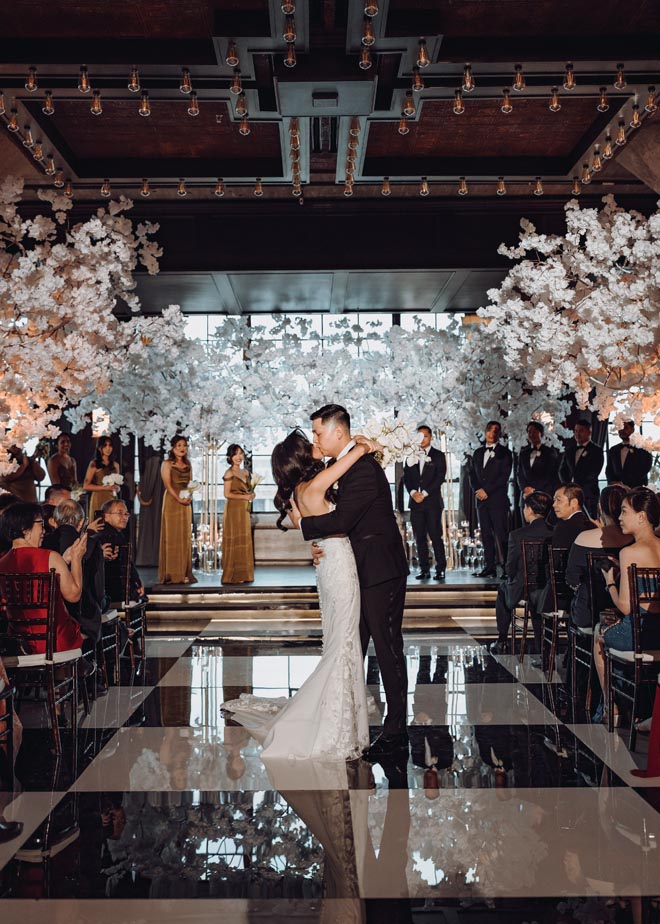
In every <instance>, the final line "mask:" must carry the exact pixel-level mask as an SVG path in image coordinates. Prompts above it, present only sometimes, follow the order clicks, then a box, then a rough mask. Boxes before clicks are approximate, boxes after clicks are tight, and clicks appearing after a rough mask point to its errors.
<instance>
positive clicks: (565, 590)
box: [550, 545, 573, 610]
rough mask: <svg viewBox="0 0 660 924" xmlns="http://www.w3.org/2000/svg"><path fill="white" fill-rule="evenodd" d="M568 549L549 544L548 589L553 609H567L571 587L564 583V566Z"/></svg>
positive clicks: (571, 591) (571, 594)
mask: <svg viewBox="0 0 660 924" xmlns="http://www.w3.org/2000/svg"><path fill="white" fill-rule="evenodd" d="M569 551H570V550H569V549H555V548H553V546H552V545H550V589H551V591H552V607H553V609H554V610H563V609H567V607H568V602H569V601H570V599H571V597H572V596H573V588H572V587H570V586H569V585H568V584H567V583H566V566H567V564H568V553H569Z"/></svg>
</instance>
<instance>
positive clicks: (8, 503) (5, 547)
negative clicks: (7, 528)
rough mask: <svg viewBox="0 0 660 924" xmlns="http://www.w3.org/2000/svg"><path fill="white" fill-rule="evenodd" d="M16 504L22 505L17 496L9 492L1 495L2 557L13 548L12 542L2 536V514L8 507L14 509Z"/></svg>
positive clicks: (0, 536) (0, 540) (0, 537)
mask: <svg viewBox="0 0 660 924" xmlns="http://www.w3.org/2000/svg"><path fill="white" fill-rule="evenodd" d="M14 504H20V501H19V499H18V498H17V497H16V495H15V494H10V493H9V492H7V493H6V494H0V555H4V554H5V552H8V551H9V549H10V548H11V542H9V541H6V540H5V539H4V538H3V536H2V522H1V521H2V514H3V513H4V511H5V510H6V509H7V508H8V507H13V506H14Z"/></svg>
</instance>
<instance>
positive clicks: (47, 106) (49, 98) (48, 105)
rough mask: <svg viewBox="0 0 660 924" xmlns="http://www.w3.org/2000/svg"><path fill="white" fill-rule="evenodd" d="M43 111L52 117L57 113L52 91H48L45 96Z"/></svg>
mask: <svg viewBox="0 0 660 924" xmlns="http://www.w3.org/2000/svg"><path fill="white" fill-rule="evenodd" d="M41 111H42V112H43V114H44V115H47V116H50V115H52V114H53V113H54V112H55V107H54V106H53V94H52V93H51V91H50V90H46V93H45V94H44V104H43V106H42V107H41Z"/></svg>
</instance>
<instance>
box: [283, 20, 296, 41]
mask: <svg viewBox="0 0 660 924" xmlns="http://www.w3.org/2000/svg"><path fill="white" fill-rule="evenodd" d="M282 38H283V39H284V41H285V42H295V40H296V21H295V19H294V18H293V16H287V17H286V20H285V22H284V29H283V31H282Z"/></svg>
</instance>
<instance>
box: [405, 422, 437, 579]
mask: <svg viewBox="0 0 660 924" xmlns="http://www.w3.org/2000/svg"><path fill="white" fill-rule="evenodd" d="M417 432H418V433H421V434H422V442H421V444H420V445H421V447H422V449H423V450H424V453H425V455H424V456H423V457H422V459H421V460H420V461H419V462H415V463H413V464H412V465H406V467H405V468H404V471H403V483H404V484H405V486H406V489H407V491H408V493H409V494H410V523H411V525H412V528H413V534H414V536H415V545H416V546H417V561H418V562H419V568H420V571H419V574H418V575H417V580H419V581H422V580H425V579H427V578H430V577H431V571H430V563H429V546H428V537H430V538H431V542H432V544H433V554H434V555H435V579H436V581H444V579H445V569H446V567H447V559H446V557H445V544H444V542H443V541H442V510H443V506H444V505H443V502H442V493H441V488H442V484H443V482H444V480H445V476H446V475H447V460H446V458H445V454H444V452H441V451H440V450H439V449H435V448H434V447H433V446H431V440H432V438H433V434H432V433H431V428H430V427H427V426H426V424H423V425H422V426H420V427H418V428H417Z"/></svg>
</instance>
